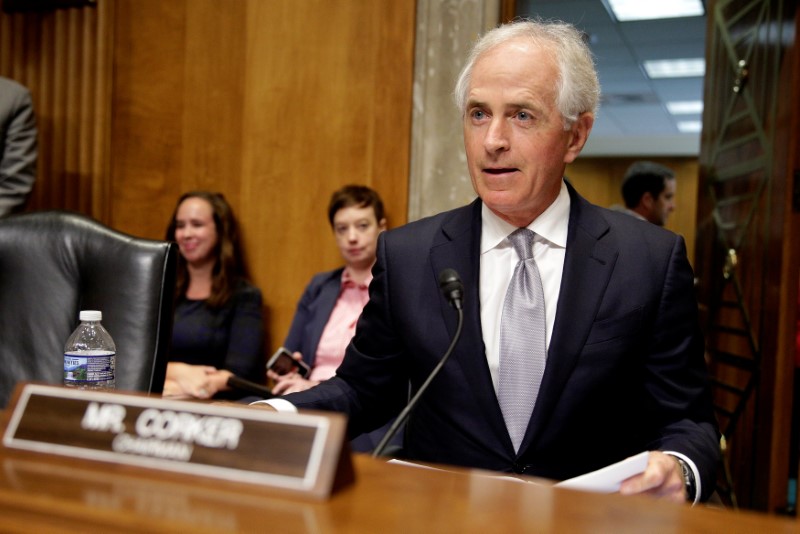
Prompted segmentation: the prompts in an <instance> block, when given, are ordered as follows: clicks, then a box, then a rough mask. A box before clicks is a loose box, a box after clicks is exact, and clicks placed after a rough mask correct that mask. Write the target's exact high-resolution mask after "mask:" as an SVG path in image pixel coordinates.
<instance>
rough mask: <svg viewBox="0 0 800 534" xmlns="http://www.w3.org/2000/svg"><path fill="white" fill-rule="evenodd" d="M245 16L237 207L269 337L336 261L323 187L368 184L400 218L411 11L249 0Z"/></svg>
mask: <svg viewBox="0 0 800 534" xmlns="http://www.w3.org/2000/svg"><path fill="white" fill-rule="evenodd" d="M275 21H281V22H280V24H276V23H275ZM247 23H248V25H247V35H248V44H247V47H248V48H247V57H248V64H247V67H246V71H247V80H246V87H247V91H246V95H245V103H244V106H245V112H244V117H245V119H244V126H243V127H244V130H245V132H246V135H245V136H244V143H243V154H244V160H245V161H244V165H245V167H244V173H245V175H246V176H249V177H250V179H249V180H248V181H247V182H246V183H245V184H244V189H243V193H244V195H243V198H242V204H241V206H240V210H239V212H240V214H241V216H242V220H243V221H246V226H247V228H246V241H247V244H248V249H249V250H248V253H249V255H250V258H251V260H252V264H253V265H256V266H258V269H259V270H258V272H257V274H256V276H257V281H258V282H259V284H260V285H261V287H262V289H264V292H265V296H266V300H267V302H268V303H269V306H270V309H271V312H272V319H271V321H270V322H271V326H272V342H273V345H277V344H279V343H280V342H281V341H282V340H283V338H284V336H285V334H286V332H287V331H288V327H289V323H290V321H291V317H292V315H293V313H294V308H295V305H296V303H297V300H298V299H299V297H300V294H301V292H302V289H303V287H304V286H305V284H307V283H308V281H309V279H310V277H311V276H312V275H313V274H314V273H316V272H318V271H321V270H327V269H331V268H334V267H336V266H338V265H339V264H340V263H341V258H340V256H339V253H338V251H337V249H336V247H335V245H334V241H333V237H332V234H331V231H330V227H329V225H328V221H327V216H326V207H327V203H328V199H329V197H330V194H331V193H332V192H333V190H335V189H337V188H338V187H340V186H342V185H344V184H347V183H362V184H366V185H370V186H372V187H374V188H375V189H376V190H378V191H379V192H380V193H381V194H382V196H383V198H384V200H385V202H386V207H387V211H388V216H389V219H390V224H392V225H397V224H401V223H403V222H405V212H406V205H407V196H408V193H407V184H408V153H409V152H408V150H409V149H408V145H409V134H408V132H409V129H410V110H411V77H412V51H413V23H414V17H413V7H409V5H407V4H404V3H402V2H400V3H398V2H391V1H379V2H345V3H341V2H339V3H332V2H327V1H324V0H322V1H305V2H300V3H291V4H290V3H286V2H275V3H267V2H253V3H251V4H249V13H248V17H247ZM266 28H268V29H269V30H268V31H266V30H265V29H266ZM298 28H302V30H301V31H298Z"/></svg>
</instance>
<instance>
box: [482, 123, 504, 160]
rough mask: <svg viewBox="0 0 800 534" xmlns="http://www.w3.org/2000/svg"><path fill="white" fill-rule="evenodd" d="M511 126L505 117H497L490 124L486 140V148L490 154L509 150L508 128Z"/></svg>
mask: <svg viewBox="0 0 800 534" xmlns="http://www.w3.org/2000/svg"><path fill="white" fill-rule="evenodd" d="M509 127H510V126H509V124H508V123H507V122H506V120H505V118H504V117H495V118H493V119H492V122H491V123H489V127H488V129H487V130H486V137H485V138H484V146H485V147H486V150H487V151H489V152H497V151H502V150H507V149H508V144H509V143H508V128H509Z"/></svg>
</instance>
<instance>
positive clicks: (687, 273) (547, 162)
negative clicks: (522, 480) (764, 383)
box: [274, 22, 718, 500]
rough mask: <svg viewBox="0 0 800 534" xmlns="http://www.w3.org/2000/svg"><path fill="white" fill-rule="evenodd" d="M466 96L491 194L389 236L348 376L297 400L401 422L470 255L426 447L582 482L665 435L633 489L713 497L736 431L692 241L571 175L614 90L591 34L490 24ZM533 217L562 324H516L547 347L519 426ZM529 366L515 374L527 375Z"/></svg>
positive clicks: (422, 407) (471, 157)
mask: <svg viewBox="0 0 800 534" xmlns="http://www.w3.org/2000/svg"><path fill="white" fill-rule="evenodd" d="M559 82H560V83H559ZM456 100H457V102H458V105H459V107H460V109H461V110H462V115H463V128H464V141H465V147H466V153H467V163H468V166H469V172H470V175H471V178H472V182H473V186H474V188H475V191H476V192H477V194H478V196H479V199H478V200H476V201H475V202H473V203H472V204H471V205H470V206H466V207H463V208H459V209H456V210H453V211H450V212H446V213H443V214H439V215H436V216H434V217H431V218H428V219H424V220H421V221H417V222H414V223H411V224H408V225H406V226H404V227H401V228H398V229H396V230H393V231H390V232H387V233H384V234H383V236H382V237H381V239H380V242H379V246H378V258H377V262H376V264H375V267H374V269H373V275H374V278H373V281H372V285H371V286H370V301H369V303H368V304H367V306H366V307H365V309H364V312H363V314H362V316H361V319H360V320H359V323H358V328H357V331H356V335H355V337H354V338H353V341H352V343H351V344H350V346H349V347H348V350H347V354H346V356H345V360H344V362H343V363H342V365H341V367H340V368H339V369H338V371H337V376H336V377H335V378H333V379H331V380H328V381H326V382H325V383H324V384H322V385H320V386H318V387H316V388H312V389H310V390H308V391H305V392H302V393H299V394H295V395H288V396H286V397H284V399H286V400H288V401H290V402H291V404H292V405H294V406H295V407H298V408H314V409H327V410H336V411H341V412H345V413H347V414H348V416H349V424H350V429H351V431H353V432H362V431H364V430H369V429H371V428H374V427H377V426H379V425H381V424H383V423H385V422H386V421H387V420H388V419H389V418H390V417H392V416H393V415H395V414H396V413H397V412H398V411H399V410H400V409H401V408H402V406H403V405H404V402H405V399H406V398H407V386H408V384H409V382H410V384H411V388H412V391H416V390H417V389H418V388H419V387H420V385H421V384H422V383H423V382H424V380H425V379H426V377H427V376H428V375H429V373H430V372H431V370H432V369H433V368H434V367H435V365H436V364H437V362H438V361H439V359H440V358H441V356H442V354H443V353H444V352H445V351H446V349H447V347H448V345H449V342H450V339H451V338H452V336H453V335H454V331H455V329H456V316H455V314H454V312H453V310H452V308H451V307H450V306H449V305H448V302H447V300H446V299H445V297H444V296H442V295H441V293H440V291H439V287H438V281H437V278H438V275H439V273H440V272H441V271H442V270H443V269H445V268H452V269H455V270H456V271H457V272H458V273H460V276H461V279H462V280H463V284H464V297H463V309H464V315H465V325H464V328H463V336H462V337H461V339H460V341H459V342H458V344H457V346H456V348H455V352H454V353H453V355H452V358H451V359H450V360H449V361H448V362H447V364H446V365H445V366H444V367H443V369H442V372H441V374H440V375H438V376H437V377H436V379H435V380H434V381H433V382H432V383H431V386H430V389H428V391H427V392H426V393H425V395H424V396H423V397H422V398H421V401H420V403H419V404H418V405H417V407H416V409H415V411H414V412H413V414H412V415H411V417H410V419H409V422H408V426H407V428H406V435H405V453H406V454H407V456H408V458H410V459H415V460H421V461H427V462H437V463H447V464H457V465H463V466H470V467H478V468H485V469H492V470H497V471H505V472H516V473H525V474H530V475H537V476H544V477H549V478H552V479H565V478H569V477H573V476H576V475H579V474H581V473H584V472H587V471H590V470H594V469H598V468H601V467H603V466H605V465H607V464H609V463H612V462H615V461H618V460H621V459H623V458H625V457H627V456H630V455H632V454H635V453H637V452H640V451H643V450H650V451H653V452H651V454H650V459H649V463H648V466H647V469H646V470H645V472H644V473H643V474H640V475H637V476H635V477H632V478H630V479H628V480H627V481H625V482H624V483H623V484H622V486H621V492H622V493H626V494H630V493H649V494H652V495H655V496H659V497H664V498H668V499H671V500H683V499H685V498H689V499H690V500H695V498H697V499H698V500H699V499H701V498H707V497H708V496H709V494H710V493H711V492H712V491H713V488H714V470H715V465H716V460H717V451H718V434H717V429H716V424H715V421H714V415H713V413H712V409H711V403H710V397H709V395H708V387H707V377H706V371H705V367H704V361H703V342H702V337H701V335H700V333H699V331H698V327H697V306H696V302H695V298H694V292H693V285H692V278H693V275H692V272H691V268H690V266H689V264H688V261H687V259H686V251H685V245H684V242H683V239H682V238H680V237H679V236H677V235H675V234H673V233H671V232H668V231H665V230H663V229H661V228H658V227H656V226H654V225H650V224H646V223H644V222H641V221H637V220H635V219H633V218H631V217H629V216H626V215H624V214H619V213H614V212H612V211H610V210H606V209H603V208H599V207H596V206H593V205H591V204H589V203H588V202H586V201H585V200H584V199H583V198H581V197H580V195H578V193H577V192H576V191H575V190H574V189H573V188H572V187H571V186H569V185H568V184H567V183H566V182H565V181H564V179H563V174H564V169H565V166H566V164H567V163H569V162H571V161H573V160H574V159H575V157H577V156H578V154H579V153H580V151H581V149H582V148H583V146H584V143H585V142H586V139H587V138H588V135H589V132H590V131H591V128H592V124H593V121H594V114H595V109H596V107H597V103H598V100H599V84H598V82H597V77H596V73H595V70H594V66H593V64H592V60H591V55H590V53H589V51H588V49H587V47H586V46H585V44H584V43H583V41H582V39H581V36H580V34H579V32H577V31H576V30H575V29H574V28H573V27H572V26H569V25H566V24H550V23H538V22H517V23H513V24H509V25H505V26H502V27H500V28H498V29H496V30H493V31H491V32H489V33H488V34H487V35H485V36H484V37H483V38H481V40H480V41H479V42H478V43H477V45H476V47H475V49H474V50H473V53H472V55H471V56H470V59H469V60H468V63H467V65H466V67H465V68H464V70H463V71H462V75H461V77H460V78H459V81H458V83H457V86H456ZM518 228H528V229H530V230H532V231H533V233H534V238H533V245H532V255H533V258H534V259H535V263H536V265H538V273H540V278H541V284H540V285H541V291H542V293H541V294H543V299H544V308H545V309H544V321H543V322H544V327H543V328H542V329H541V330H540V331H543V332H544V334H543V336H544V338H545V339H544V340H541V339H540V340H536V339H535V338H536V334H535V331H536V329H535V328H533V327H532V328H530V331H528V329H527V328H525V327H522V328H518V329H517V332H516V334H518V336H522V337H525V336H528V337H529V338H530V340H529V341H530V342H528V341H525V342H524V343H523V345H533V344H534V342H537V343H538V342H543V343H544V345H545V346H546V347H547V348H546V364H545V367H544V372H543V377H542V378H541V387H539V389H538V397H536V399H535V405H534V406H533V408H532V412H528V413H530V416H527V415H526V416H525V417H526V419H525V421H527V422H528V424H527V428H523V432H522V434H521V435H519V436H518V437H517V438H516V439H515V438H513V437H512V435H513V434H514V433H513V432H511V431H510V428H511V426H512V425H510V424H507V423H506V419H507V417H508V413H507V412H508V411H509V409H508V408H501V405H503V403H501V402H500V399H501V397H503V387H504V386H503V379H502V375H503V373H508V365H509V364H508V363H507V362H509V361H510V360H509V359H508V356H507V355H506V353H507V351H505V350H504V349H502V348H501V346H502V345H501V338H502V337H503V335H504V333H503V322H504V321H506V320H507V319H506V318H505V317H504V313H503V306H504V304H503V303H504V300H505V298H506V292H507V288H509V286H510V285H513V280H514V278H515V277H516V274H514V273H515V269H516V268H517V267H518V262H519V263H521V262H522V261H523V258H522V257H518V255H519V253H518V252H517V249H516V248H514V247H513V246H512V245H511V242H510V240H509V237H508V236H509V235H510V234H511V233H512V232H515V231H516V230H517V229H518ZM528 252H531V251H530V247H529V250H528ZM537 276H538V275H537ZM526 320H527V317H526ZM532 323H533V319H531V324H532ZM505 335H507V334H505ZM542 352H544V350H542ZM542 357H544V356H542ZM531 358H533V356H531ZM530 361H531V362H533V359H531V360H530ZM504 362H506V363H504ZM504 365H505V366H506V368H505V369H506V370H505V371H504V370H503V369H504ZM530 365H533V363H531V364H530ZM528 370H529V369H527V368H526V365H522V366H521V367H518V368H517V370H516V371H513V372H512V373H511V375H512V378H513V377H514V376H515V373H516V374H517V375H518V376H524V377H526V378H525V379H524V380H523V383H525V381H527V380H528V378H527V376H528V375H527V372H528ZM535 387H536V386H535V385H534V384H533V381H531V388H535ZM280 404H281V403H277V404H276V405H274V406H275V407H276V408H278V409H281V408H280Z"/></svg>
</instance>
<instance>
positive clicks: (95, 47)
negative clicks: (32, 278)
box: [0, 2, 113, 221]
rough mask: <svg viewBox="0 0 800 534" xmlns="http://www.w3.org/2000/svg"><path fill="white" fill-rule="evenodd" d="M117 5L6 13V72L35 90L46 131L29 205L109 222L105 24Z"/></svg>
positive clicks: (1, 26)
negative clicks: (103, 200) (104, 144)
mask: <svg viewBox="0 0 800 534" xmlns="http://www.w3.org/2000/svg"><path fill="white" fill-rule="evenodd" d="M112 10H113V3H111V2H99V3H98V4H97V5H96V6H90V7H82V8H70V9H46V10H40V11H32V12H23V13H11V14H9V13H6V12H0V75H3V76H6V77H8V78H11V79H14V80H17V81H18V82H20V83H22V84H23V85H25V86H27V87H28V88H29V89H30V90H31V95H32V98H33V104H34V110H35V113H36V117H37V125H38V130H39V158H38V165H37V175H38V177H37V182H36V184H35V186H34V189H33V191H32V193H31V196H30V198H29V201H28V209H49V208H64V209H70V210H75V211H80V212H82V213H86V214H88V215H92V216H94V217H96V218H98V219H100V220H104V221H107V219H106V218H105V216H104V212H103V210H102V209H101V208H102V206H101V202H99V200H100V199H101V198H102V197H103V196H105V188H104V184H105V181H106V180H107V178H106V174H107V173H106V172H105V167H103V162H104V160H103V158H101V157H99V152H100V151H101V150H102V148H101V144H100V143H98V140H99V139H100V138H102V136H103V135H105V134H104V131H105V121H106V120H107V116H108V113H107V109H108V98H107V92H105V91H100V90H99V89H100V88H102V82H101V80H102V78H103V77H104V76H105V72H106V70H107V60H106V58H105V56H104V55H103V52H104V51H105V50H106V48H107V47H106V46H105V42H106V41H107V39H108V38H109V33H108V26H107V25H106V24H104V23H103V21H105V20H106V19H107V18H108V13H109V12H110V11H112Z"/></svg>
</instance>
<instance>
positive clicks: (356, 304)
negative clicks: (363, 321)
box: [308, 267, 372, 380]
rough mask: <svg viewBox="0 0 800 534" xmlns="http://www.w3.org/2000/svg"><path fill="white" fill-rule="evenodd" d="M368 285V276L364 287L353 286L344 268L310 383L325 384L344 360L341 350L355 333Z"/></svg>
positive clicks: (370, 280) (367, 299)
mask: <svg viewBox="0 0 800 534" xmlns="http://www.w3.org/2000/svg"><path fill="white" fill-rule="evenodd" d="M370 282H372V275H371V274H370V275H369V276H368V277H367V279H366V281H365V283H363V284H356V283H355V282H354V281H353V279H352V275H351V274H350V270H349V269H348V268H347V267H345V269H344V272H342V287H341V289H340V290H339V298H338V299H336V305H334V307H333V311H332V312H331V316H330V318H329V319H328V322H327V323H326V324H325V329H324V330H323V331H322V337H320V339H319V345H317V355H316V359H315V360H314V368H313V369H312V370H311V374H310V375H309V377H308V378H309V379H310V380H327V379H329V378H331V377H332V376H333V375H335V374H336V369H337V368H338V367H339V364H341V363H342V360H343V359H344V350H345V349H346V348H347V345H348V344H349V343H350V339H351V338H352V337H353V334H355V332H356V322H357V321H358V317H359V316H360V315H361V310H363V309H364V306H365V305H366V304H367V301H369V283H370Z"/></svg>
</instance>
